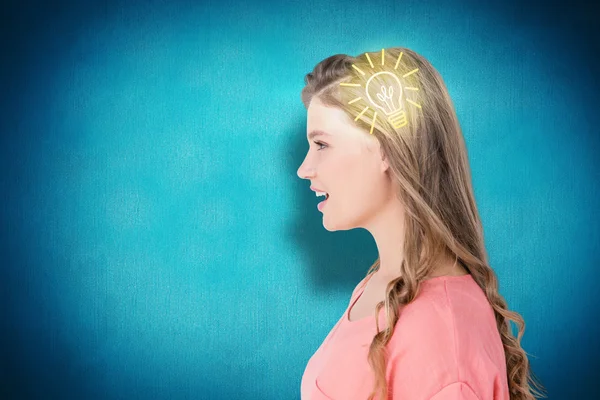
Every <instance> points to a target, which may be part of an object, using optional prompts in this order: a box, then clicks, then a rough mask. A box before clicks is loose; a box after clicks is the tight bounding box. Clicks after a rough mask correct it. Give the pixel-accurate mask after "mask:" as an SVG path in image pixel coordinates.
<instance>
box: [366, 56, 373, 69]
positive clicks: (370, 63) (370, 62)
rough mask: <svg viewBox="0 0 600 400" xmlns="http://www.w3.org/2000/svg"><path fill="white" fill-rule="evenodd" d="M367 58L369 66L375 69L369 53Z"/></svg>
mask: <svg viewBox="0 0 600 400" xmlns="http://www.w3.org/2000/svg"><path fill="white" fill-rule="evenodd" d="M365 56H367V60H369V65H371V68H373V62H372V61H371V57H369V53H365Z"/></svg>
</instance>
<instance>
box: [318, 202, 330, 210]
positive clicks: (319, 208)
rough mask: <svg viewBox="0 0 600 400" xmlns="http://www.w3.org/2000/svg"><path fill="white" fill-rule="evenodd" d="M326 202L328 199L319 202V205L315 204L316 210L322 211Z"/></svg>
mask: <svg viewBox="0 0 600 400" xmlns="http://www.w3.org/2000/svg"><path fill="white" fill-rule="evenodd" d="M327 200H329V199H325V200H323V201H322V202H320V203H319V204H317V209H318V210H319V211H322V210H323V207H325V203H327Z"/></svg>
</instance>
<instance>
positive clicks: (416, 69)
mask: <svg viewBox="0 0 600 400" xmlns="http://www.w3.org/2000/svg"><path fill="white" fill-rule="evenodd" d="M418 70H419V68H415V69H413V70H412V71H410V72H407V73H405V74H404V75H402V77H403V78H406V77H407V76H409V75H411V74H414V73H415V72H417V71H418Z"/></svg>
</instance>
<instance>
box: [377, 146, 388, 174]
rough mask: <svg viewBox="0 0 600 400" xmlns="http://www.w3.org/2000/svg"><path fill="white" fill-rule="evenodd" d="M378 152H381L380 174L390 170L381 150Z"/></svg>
mask: <svg viewBox="0 0 600 400" xmlns="http://www.w3.org/2000/svg"><path fill="white" fill-rule="evenodd" d="M379 151H380V152H381V163H380V164H381V172H385V171H387V170H388V168H390V165H389V164H388V158H387V156H386V155H385V153H384V152H383V150H382V149H380V150H379Z"/></svg>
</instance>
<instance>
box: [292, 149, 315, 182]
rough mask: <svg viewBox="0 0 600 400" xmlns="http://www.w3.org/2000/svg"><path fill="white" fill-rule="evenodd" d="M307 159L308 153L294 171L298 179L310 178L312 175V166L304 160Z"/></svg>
mask: <svg viewBox="0 0 600 400" xmlns="http://www.w3.org/2000/svg"><path fill="white" fill-rule="evenodd" d="M307 159H308V154H307V155H306V157H305V158H304V161H302V164H300V167H299V168H298V171H296V174H297V175H298V177H299V178H300V179H310V178H311V177H312V176H314V168H312V167H310V166H309V165H308V164H307V162H306V160H307Z"/></svg>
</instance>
